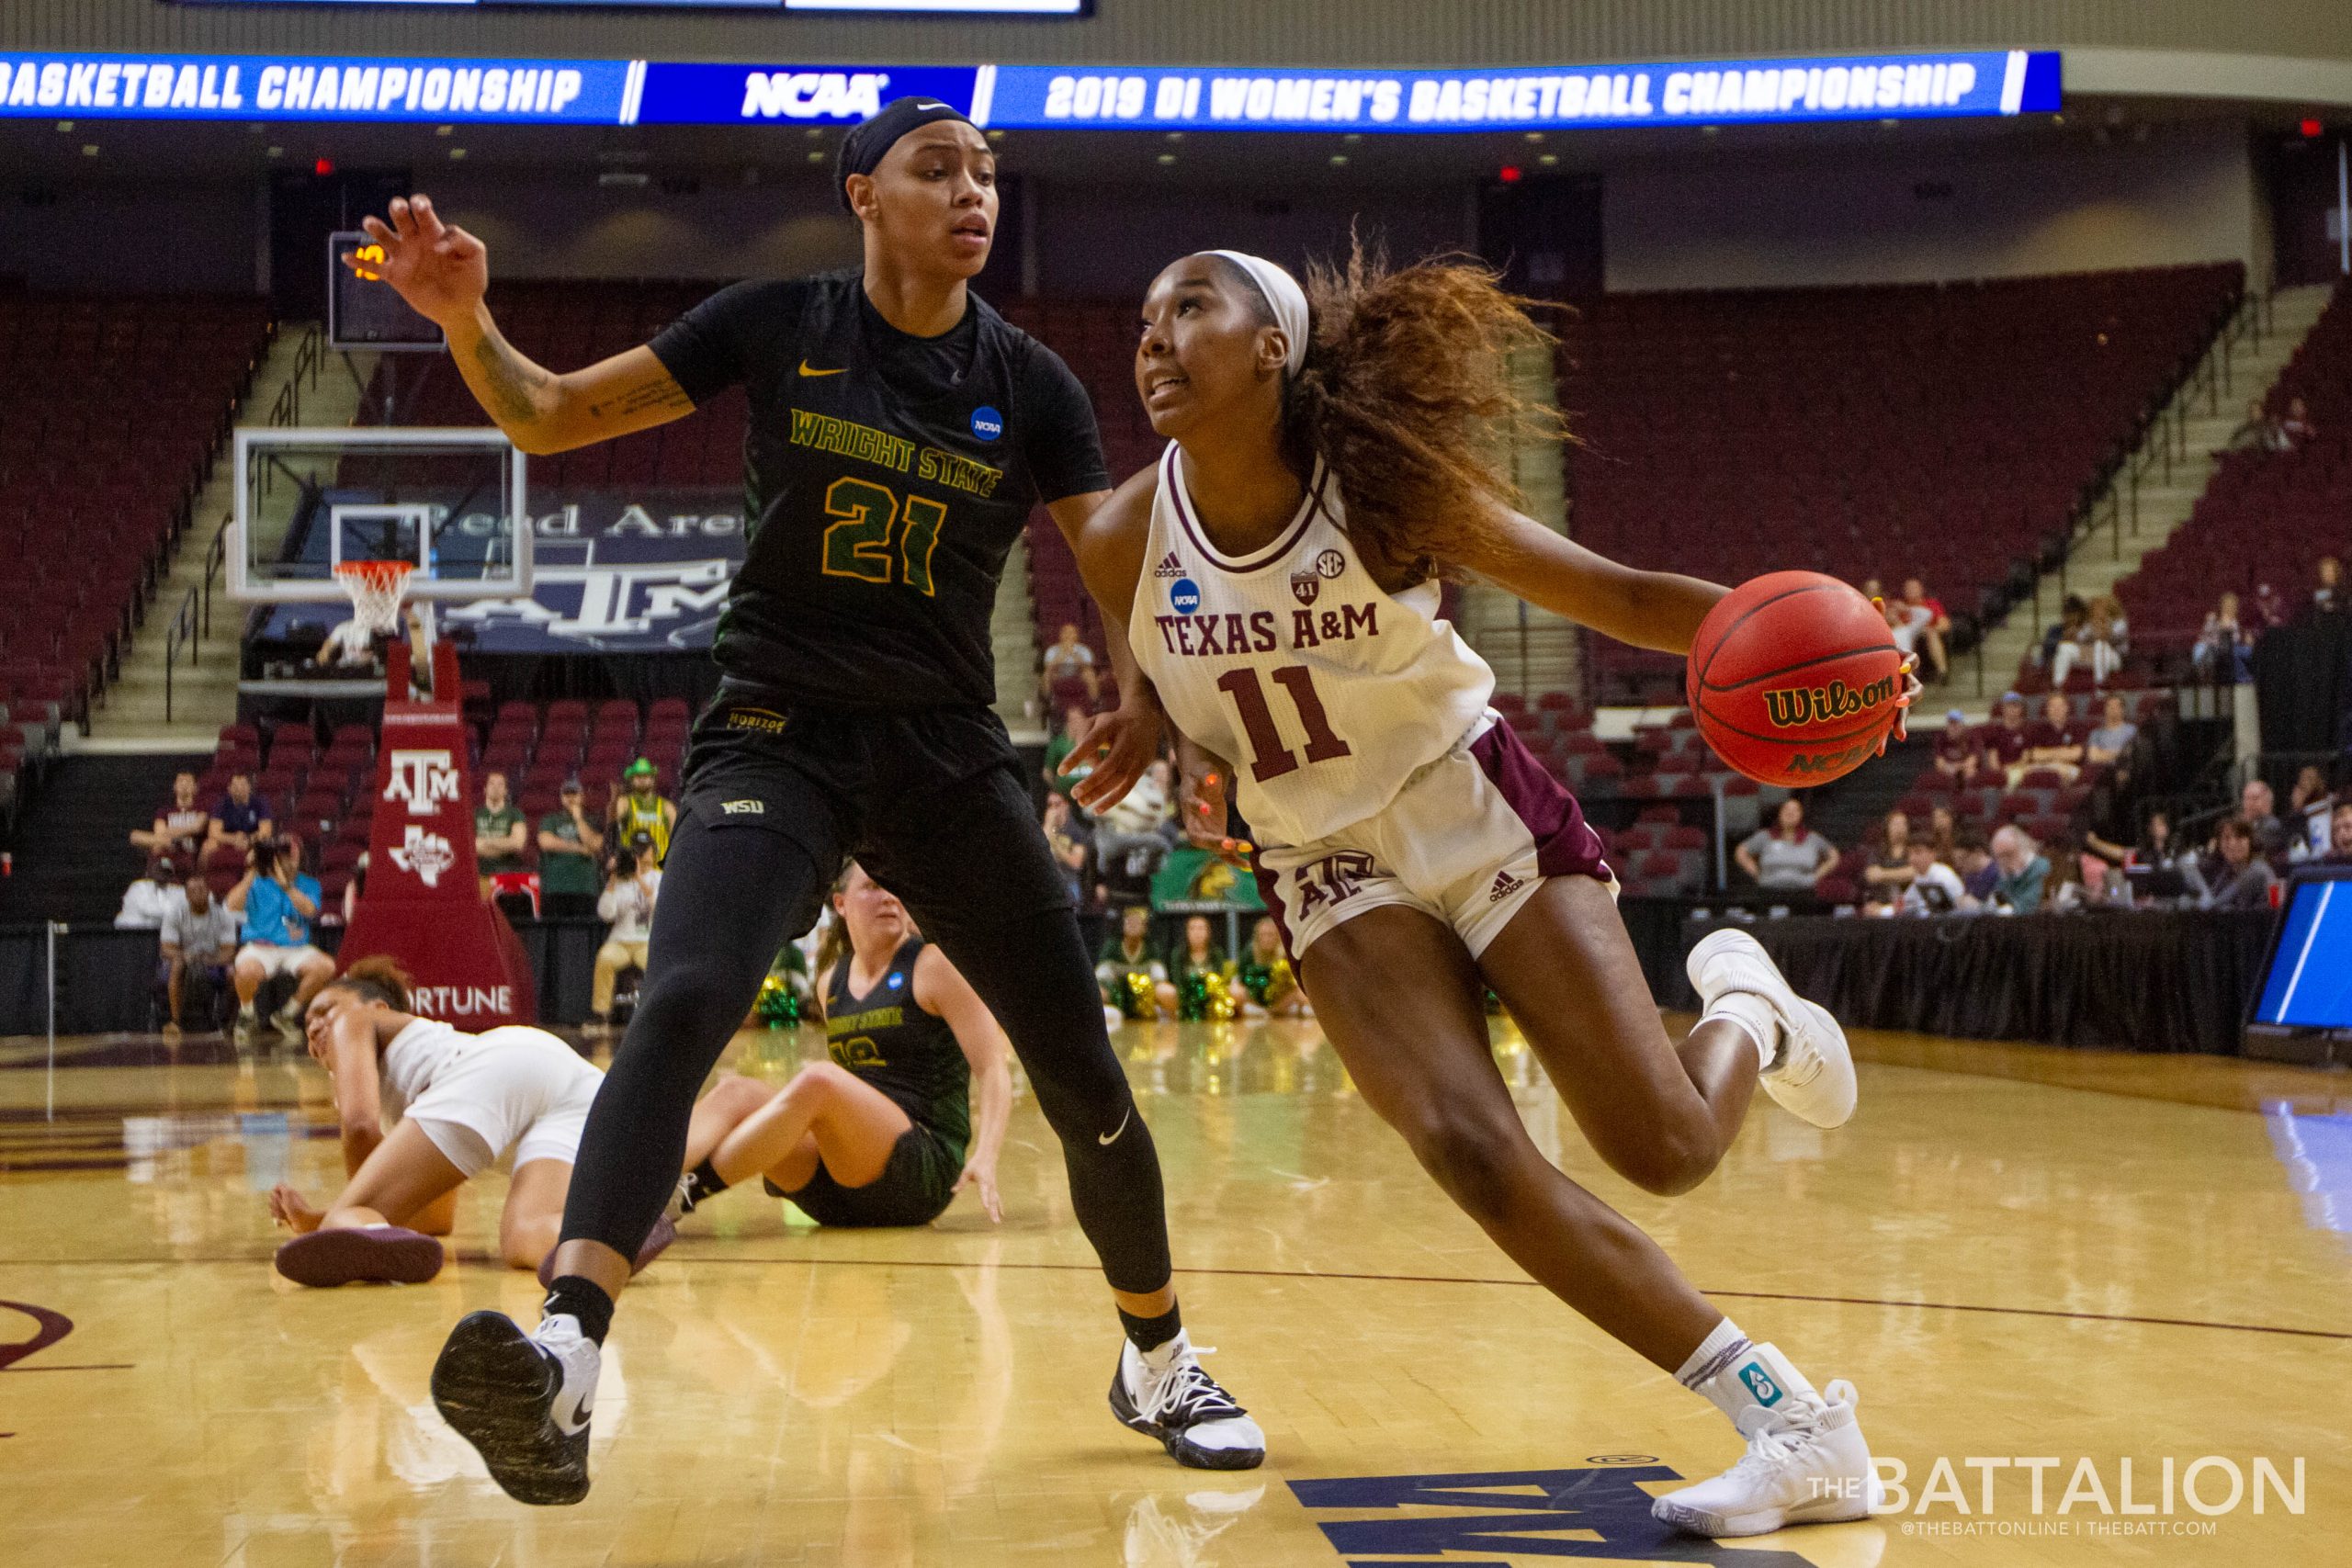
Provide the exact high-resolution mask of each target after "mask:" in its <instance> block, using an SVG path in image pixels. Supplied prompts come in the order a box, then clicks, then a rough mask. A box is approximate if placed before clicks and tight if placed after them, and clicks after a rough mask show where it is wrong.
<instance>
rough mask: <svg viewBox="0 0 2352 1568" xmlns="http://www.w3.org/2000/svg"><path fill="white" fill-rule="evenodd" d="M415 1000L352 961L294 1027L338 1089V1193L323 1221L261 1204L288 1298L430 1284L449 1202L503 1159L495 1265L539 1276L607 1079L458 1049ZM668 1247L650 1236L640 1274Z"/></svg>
mask: <svg viewBox="0 0 2352 1568" xmlns="http://www.w3.org/2000/svg"><path fill="white" fill-rule="evenodd" d="M412 990H413V982H412V981H411V980H410V979H409V977H408V976H407V975H406V974H405V973H403V972H402V971H401V968H400V966H399V965H398V964H395V963H393V962H392V960H391V959H390V958H385V957H375V958H363V959H361V960H360V961H359V962H357V963H356V964H353V965H352V966H351V967H350V968H349V969H347V970H345V972H344V973H343V975H342V976H340V977H338V978H336V979H334V980H331V981H329V982H328V983H327V984H326V985H324V986H322V987H320V989H319V994H318V995H317V996H315V997H313V998H311V1005H310V1008H309V1009H308V1010H307V1011H306V1013H305V1015H304V1026H305V1032H306V1033H307V1034H308V1035H309V1038H310V1044H311V1055H313V1056H315V1057H317V1058H318V1059H319V1060H320V1061H322V1062H323V1063H324V1064H325V1065H326V1067H327V1071H328V1072H329V1074H331V1075H332V1077H333V1078H334V1106H335V1115H336V1117H337V1119H338V1120H339V1121H340V1122H341V1123H342V1130H343V1156H344V1168H345V1170H346V1171H347V1172H348V1173H349V1178H350V1179H349V1180H348V1181H346V1182H345V1186H344V1189H343V1190H342V1191H341V1192H340V1193H337V1194H336V1195H335V1198H334V1201H333V1202H331V1203H329V1204H328V1205H327V1206H326V1207H325V1208H324V1209H320V1208H316V1207H314V1206H312V1204H311V1202H310V1201H309V1200H308V1199H306V1198H304V1197H303V1196H302V1194H301V1193H300V1191H299V1190H296V1189H294V1188H293V1187H290V1186H279V1187H277V1189H275V1190H272V1191H271V1193H270V1195H269V1210H270V1214H271V1216H272V1217H273V1218H274V1219H276V1220H277V1223H278V1224H282V1225H285V1226H287V1227H288V1228H289V1229H291V1230H293V1231H294V1232H295V1233H296V1235H295V1236H294V1238H293V1239H292V1240H291V1241H288V1242H287V1243H286V1244H285V1245H283V1246H281V1247H279V1248H278V1249H277V1271H278V1272H279V1273H280V1274H283V1275H285V1276H286V1277H287V1278H288V1279H289V1280H293V1281H294V1282H295V1283H296V1284H298V1285H347V1284H354V1283H359V1282H371V1283H396V1284H421V1283H423V1282H424V1280H430V1279H431V1278H433V1276H434V1275H435V1274H436V1273H438V1272H439V1271H440V1269H441V1260H442V1252H441V1244H440V1242H438V1241H437V1240H435V1236H440V1235H448V1234H449V1230H450V1225H451V1222H452V1219H453V1216H454V1213H455V1211H456V1201H457V1196H458V1188H459V1187H462V1186H463V1185H465V1183H466V1182H468V1181H469V1180H471V1179H473V1178H474V1177H476V1176H479V1175H480V1174H481V1172H482V1171H484V1170H486V1169H488V1168H490V1166H491V1165H492V1163H493V1162H494V1161H496V1160H497V1159H498V1158H499V1156H502V1155H503V1154H505V1153H506V1152H507V1151H508V1150H509V1149H512V1150H513V1151H514V1154H515V1174H514V1178H513V1179H512V1180H511V1181H510V1182H509V1183H508V1185H507V1189H506V1207H505V1209H504V1210H503V1212H502V1213H500V1215H499V1220H498V1251H499V1256H500V1258H503V1260H504V1261H505V1263H506V1264H507V1266H508V1267H510V1268H514V1269H536V1268H537V1267H538V1265H539V1263H540V1260H541V1259H543V1258H546V1257H547V1255H548V1252H550V1251H551V1250H553V1248H554V1247H555V1243H556V1235H557V1233H558V1232H559V1231H560V1229H561V1228H562V1224H563V1199H564V1194H565V1192H566V1191H567V1190H570V1188H571V1166H572V1156H573V1155H574V1154H575V1153H576V1152H577V1151H578V1149H579V1147H580V1129H581V1128H582V1126H583V1125H584V1124H585V1123H586V1121H587V1116H588V1107H589V1105H590V1104H591V1103H592V1102H593V1101H594V1100H595V1098H596V1089H597V1086H598V1085H599V1084H601V1083H603V1082H604V1079H605V1075H604V1074H603V1073H601V1072H599V1071H597V1070H596V1068H595V1067H594V1066H593V1065H591V1064H590V1063H588V1062H587V1061H585V1060H583V1059H582V1057H581V1056H580V1055H579V1054H578V1053H576V1052H575V1051H573V1050H572V1048H571V1046H569V1045H567V1044H565V1043H563V1042H562V1041H560V1040H559V1039H557V1038H556V1037H555V1036H554V1035H552V1034H549V1033H548V1032H546V1031H545V1030H541V1029H528V1028H523V1027H519V1026H516V1027H509V1028H504V1029H492V1030H489V1031H487V1032H483V1033H481V1034H463V1033H460V1032H458V1031H457V1030H455V1029H453V1028H451V1027H450V1026H449V1025H448V1024H446V1023H443V1022H441V1021H438V1020H435V1019H429V1018H419V1017H417V1016H416V1015H415V1014H414V1013H413V1011H411V1007H412V1003H411V1001H410V993H411V991H412ZM676 1236H677V1231H676V1229H675V1227H674V1226H672V1225H670V1224H667V1223H666V1222H665V1223H663V1224H659V1225H657V1226H655V1227H654V1231H653V1234H652V1235H650V1236H648V1237H647V1238H646V1245H645V1247H644V1248H643V1249H642V1250H640V1251H639V1254H638V1258H637V1267H638V1268H639V1269H642V1268H644V1267H645V1265H646V1264H648V1263H650V1262H651V1261H652V1260H653V1258H654V1257H655V1255H657V1254H658V1253H660V1252H661V1250H662V1248H663V1247H667V1246H668V1245H669V1244H670V1243H671V1242H672V1241H673V1240H674V1239H676Z"/></svg>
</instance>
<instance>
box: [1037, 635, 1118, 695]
mask: <svg viewBox="0 0 2352 1568" xmlns="http://www.w3.org/2000/svg"><path fill="white" fill-rule="evenodd" d="M1039 668H1040V671H1041V675H1040V689H1041V690H1042V691H1043V692H1044V693H1045V694H1046V701H1048V702H1051V701H1052V700H1053V696H1054V687H1055V686H1056V685H1057V684H1058V683H1059V682H1064V681H1080V682H1084V683H1085V686H1086V695H1087V697H1088V699H1089V700H1090V701H1091V699H1093V698H1095V697H1097V696H1099V695H1101V694H1102V691H1103V677H1102V676H1101V675H1100V674H1098V673H1097V672H1096V671H1095V669H1094V650H1093V649H1091V648H1089V647H1087V646H1086V644H1084V643H1083V642H1080V640H1079V637H1078V623H1077V622H1075V621H1064V622H1063V623H1062V629H1061V634H1060V635H1059V636H1058V637H1055V638H1054V641H1053V645H1052V646H1051V647H1049V648H1047V649H1046V651H1045V655H1044V657H1043V658H1042V659H1041V660H1040V661H1039Z"/></svg>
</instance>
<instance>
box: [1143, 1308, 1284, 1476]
mask: <svg viewBox="0 0 2352 1568" xmlns="http://www.w3.org/2000/svg"><path fill="white" fill-rule="evenodd" d="M1111 1414H1112V1415H1114V1416H1117V1417H1118V1418H1119V1421H1120V1424H1121V1425H1123V1426H1125V1427H1129V1428H1131V1429H1133V1430H1135V1431H1137V1432H1141V1433H1143V1434H1144V1435H1145V1436H1146V1437H1149V1438H1159V1446H1160V1447H1162V1448H1164V1449H1166V1450H1168V1454H1169V1457H1170V1459H1173V1460H1174V1461H1176V1462H1177V1463H1178V1464H1181V1465H1184V1466H1186V1467H1188V1468H1190V1469H1193V1470H1255V1469H1257V1468H1258V1466H1260V1465H1261V1464H1263V1463H1265V1462H1266V1435H1265V1433H1264V1432H1262V1431H1261V1430H1259V1427H1258V1423H1256V1422H1255V1421H1252V1420H1250V1413H1249V1412H1248V1411H1247V1410H1245V1409H1243V1408H1242V1406H1241V1404H1240V1402H1239V1401H1238V1400H1236V1399H1235V1398H1234V1397H1233V1396H1232V1395H1231V1394H1229V1393H1226V1392H1225V1390H1224V1389H1223V1388H1222V1387H1220V1386H1218V1383H1217V1381H1216V1379H1215V1378H1213V1377H1211V1376H1209V1374H1208V1373H1207V1372H1206V1371H1204V1370H1203V1369H1202V1366H1201V1362H1200V1353H1199V1352H1198V1351H1196V1350H1194V1349H1193V1341H1192V1337H1191V1336H1190V1335H1188V1334H1186V1333H1185V1332H1184V1331H1183V1330H1182V1329H1179V1330H1178V1331H1177V1334H1176V1337H1175V1338H1174V1339H1172V1340H1170V1341H1169V1343H1168V1344H1166V1345H1163V1346H1161V1347H1160V1348H1159V1349H1158V1350H1155V1351H1154V1352H1152V1353H1151V1355H1149V1356H1146V1355H1145V1354H1144V1353H1143V1352H1142V1351H1140V1350H1137V1349H1136V1348H1135V1345H1134V1343H1133V1342H1132V1341H1128V1342H1125V1343H1123V1344H1122V1345H1121V1346H1120V1348H1119V1368H1118V1371H1114V1372H1113V1373H1112V1374H1111Z"/></svg>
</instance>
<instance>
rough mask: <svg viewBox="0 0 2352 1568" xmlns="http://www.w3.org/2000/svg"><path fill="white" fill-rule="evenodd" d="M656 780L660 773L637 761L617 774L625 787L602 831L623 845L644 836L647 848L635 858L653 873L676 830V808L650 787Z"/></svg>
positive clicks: (607, 815) (641, 759) (645, 762)
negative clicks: (641, 861) (639, 835)
mask: <svg viewBox="0 0 2352 1568" xmlns="http://www.w3.org/2000/svg"><path fill="white" fill-rule="evenodd" d="M660 779H661V773H660V770H658V769H656V768H655V767H654V765H653V764H652V763H651V762H650V761H647V760H646V759H645V758H643V757H639V759H638V760H637V761H634V762H631V763H630V764H629V765H628V767H626V768H624V769H622V770H621V783H622V784H623V785H624V786H625V787H624V788H623V789H622V791H621V793H620V794H618V795H615V796H613V804H612V807H611V808H610V809H609V810H607V811H606V812H605V831H607V832H609V833H610V834H611V835H612V836H613V839H614V841H615V842H616V843H621V844H627V843H628V842H629V841H630V840H633V839H635V838H636V837H637V835H638V834H639V833H643V834H644V835H646V840H647V842H648V844H649V846H650V847H649V848H648V850H647V851H646V852H644V853H643V854H641V855H640V856H639V859H641V860H643V861H644V862H645V863H646V864H647V865H648V866H649V867H650V868H651V869H653V870H656V871H659V870H660V869H661V868H662V857H663V856H665V855H667V854H668V853H669V852H670V835H671V834H672V833H673V831H675V830H676V829H677V826H678V808H677V807H676V806H674V805H673V804H672V803H671V802H669V801H668V800H665V799H663V798H662V794H661V792H660V791H659V790H658V789H656V788H655V787H654V786H655V785H656V784H658V783H659V782H660ZM606 918H607V919H610V917H609V916H607V917H606Z"/></svg>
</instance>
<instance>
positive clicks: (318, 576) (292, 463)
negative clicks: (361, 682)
mask: <svg viewBox="0 0 2352 1568" xmlns="http://www.w3.org/2000/svg"><path fill="white" fill-rule="evenodd" d="M235 457H236V483H237V495H236V510H235V512H234V513H232V517H231V520H230V532H229V538H228V540H227V554H228V573H227V575H228V592H229V596H230V597H231V598H232V599H236V600H242V601H244V602H246V603H251V604H323V603H334V602H337V601H340V600H341V599H342V598H343V596H344V595H343V591H342V590H341V589H340V588H339V587H337V586H336V583H335V581H334V569H335V567H336V566H337V565H338V564H340V563H342V562H345V561H356V560H403V561H408V562H411V563H413V565H414V566H415V567H416V570H415V571H414V572H413V574H411V576H410V578H409V582H408V597H409V598H410V599H412V600H423V601H427V602H433V601H450V600H475V599H511V598H520V597H526V596H527V595H528V594H529V593H530V592H531V527H530V512H529V506H528V491H527V484H526V471H525V461H524V457H523V454H522V453H521V452H520V451H518V450H517V449H516V448H515V445H514V443H512V442H510V441H508V440H507V439H506V437H505V436H504V435H503V434H501V433H500V432H498V431H495V430H462V429H451V430H405V429H357V430H328V429H318V430H304V429H254V430H240V431H238V432H237V433H236V447H235Z"/></svg>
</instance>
